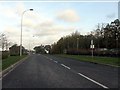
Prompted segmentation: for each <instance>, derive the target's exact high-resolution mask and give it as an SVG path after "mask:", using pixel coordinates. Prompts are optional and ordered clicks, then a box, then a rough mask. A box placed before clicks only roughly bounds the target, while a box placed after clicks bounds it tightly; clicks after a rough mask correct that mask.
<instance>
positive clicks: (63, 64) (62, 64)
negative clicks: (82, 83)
mask: <svg viewBox="0 0 120 90" xmlns="http://www.w3.org/2000/svg"><path fill="white" fill-rule="evenodd" d="M61 65H62V66H63V67H65V68H67V69H70V67H68V66H66V65H64V64H61Z"/></svg>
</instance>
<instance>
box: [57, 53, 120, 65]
mask: <svg viewBox="0 0 120 90" xmlns="http://www.w3.org/2000/svg"><path fill="white" fill-rule="evenodd" d="M58 56H61V57H66V58H73V59H76V60H79V61H87V62H93V63H98V64H105V65H110V66H115V67H120V58H117V57H101V56H94V57H93V58H92V57H91V56H86V55H58Z"/></svg>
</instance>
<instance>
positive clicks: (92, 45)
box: [90, 40, 94, 58]
mask: <svg viewBox="0 0 120 90" xmlns="http://www.w3.org/2000/svg"><path fill="white" fill-rule="evenodd" d="M90 48H91V49H92V50H91V53H92V58H93V49H94V44H93V40H91V45H90Z"/></svg>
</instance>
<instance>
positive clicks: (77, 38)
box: [77, 38, 79, 51]
mask: <svg viewBox="0 0 120 90" xmlns="http://www.w3.org/2000/svg"><path fill="white" fill-rule="evenodd" d="M78 46H79V38H77V51H78Z"/></svg>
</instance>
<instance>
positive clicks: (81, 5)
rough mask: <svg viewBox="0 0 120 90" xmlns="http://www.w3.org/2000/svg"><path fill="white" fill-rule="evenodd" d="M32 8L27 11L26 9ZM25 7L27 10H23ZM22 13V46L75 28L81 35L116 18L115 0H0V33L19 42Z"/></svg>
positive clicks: (48, 40)
mask: <svg viewBox="0 0 120 90" xmlns="http://www.w3.org/2000/svg"><path fill="white" fill-rule="evenodd" d="M31 8H32V9H34V10H33V11H29V9H31ZM26 10H28V11H26ZM24 11H26V12H25V13H24V14H23V21H22V23H23V25H22V33H23V36H22V37H23V41H22V43H23V46H24V47H25V48H27V49H32V48H33V47H34V46H36V45H41V44H43V45H47V44H53V43H54V42H57V40H59V39H60V38H61V37H63V36H66V35H70V34H71V33H73V32H75V31H79V32H80V33H81V34H83V35H85V34H88V33H89V32H91V31H93V30H94V29H96V28H97V27H96V26H97V25H98V23H100V24H101V23H110V22H111V21H114V20H115V19H117V18H118V2H109V1H107V2H103V1H99V2H94V1H91V2H90V1H89V2H83V1H82V2H69V1H68V2H63V1H61V2H54V1H53V2H43V1H11V2H10V1H9V2H7V1H2V2H0V27H1V29H0V33H5V34H6V36H7V37H8V40H9V41H11V42H13V43H16V44H18V45H20V32H21V17H22V13H23V12H24Z"/></svg>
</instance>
